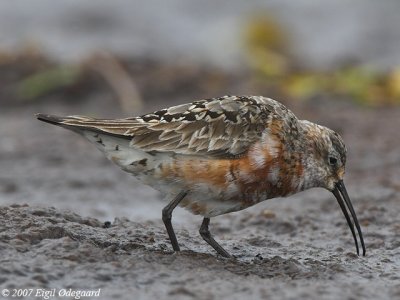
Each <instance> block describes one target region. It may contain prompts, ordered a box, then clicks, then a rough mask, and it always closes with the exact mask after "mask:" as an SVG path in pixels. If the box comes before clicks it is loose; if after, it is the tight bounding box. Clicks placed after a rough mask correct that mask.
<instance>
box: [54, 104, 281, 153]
mask: <svg viewBox="0 0 400 300" xmlns="http://www.w3.org/2000/svg"><path fill="white" fill-rule="evenodd" d="M283 109H286V108H285V107H284V106H283V105H282V104H280V103H279V102H277V101H275V100H272V99H269V98H265V97H261V96H260V97H257V96H242V97H237V96H224V97H220V98H214V99H206V100H199V101H195V102H192V103H187V104H182V105H178V106H174V107H171V108H167V109H163V110H160V111H157V112H154V113H151V114H147V115H143V116H140V117H134V118H127V119H116V120H107V119H105V120H99V119H93V118H89V117H84V116H70V117H65V118H60V122H58V124H59V125H61V126H66V127H70V128H71V127H72V128H73V129H74V130H79V129H85V130H94V131H100V132H104V133H109V134H112V135H117V136H121V137H123V138H125V139H126V138H131V142H130V146H131V147H134V148H140V149H143V150H145V151H159V152H165V151H173V152H175V153H180V154H187V155H196V154H202V155H209V156H219V157H221V156H222V157H232V156H239V155H241V154H242V153H244V152H246V151H247V149H248V148H249V146H250V145H251V144H253V143H255V142H256V141H258V140H259V139H260V138H261V135H262V132H263V131H264V130H265V129H266V128H269V124H270V122H271V119H272V118H273V117H274V116H277V115H279V111H282V110H283ZM277 110H278V112H277Z"/></svg>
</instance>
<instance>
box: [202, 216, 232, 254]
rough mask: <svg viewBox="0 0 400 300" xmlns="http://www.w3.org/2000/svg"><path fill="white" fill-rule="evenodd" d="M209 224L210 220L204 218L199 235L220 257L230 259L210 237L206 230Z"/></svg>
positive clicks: (208, 231)
mask: <svg viewBox="0 0 400 300" xmlns="http://www.w3.org/2000/svg"><path fill="white" fill-rule="evenodd" d="M209 224H210V218H204V220H203V223H201V226H200V230H199V232H200V235H201V236H202V238H203V239H204V240H205V241H206V242H207V243H208V244H209V245H210V246H211V247H213V248H214V249H215V251H217V252H218V253H219V254H220V255H222V256H224V257H231V256H230V255H229V253H228V252H226V251H225V249H224V248H222V247H221V246H220V245H219V244H218V243H217V242H216V241H215V240H214V238H213V237H212V236H211V233H210V230H208V225H209Z"/></svg>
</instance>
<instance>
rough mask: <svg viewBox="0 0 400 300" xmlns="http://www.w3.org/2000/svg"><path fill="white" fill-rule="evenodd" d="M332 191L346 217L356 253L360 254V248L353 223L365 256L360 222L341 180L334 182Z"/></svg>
mask: <svg viewBox="0 0 400 300" xmlns="http://www.w3.org/2000/svg"><path fill="white" fill-rule="evenodd" d="M332 193H333V195H335V197H336V199H337V201H338V203H339V205H340V208H341V209H342V211H343V214H344V216H345V218H346V221H347V224H348V225H349V227H350V230H351V233H352V234H353V238H354V243H355V244H356V249H357V255H360V250H359V247H358V240H357V237H356V232H355V230H354V224H355V225H356V228H357V232H358V236H359V238H360V241H361V247H362V250H363V256H365V244H364V238H363V234H362V232H361V227H360V223H359V222H358V219H357V216H356V213H355V211H354V208H353V205H352V204H351V201H350V197H349V194H348V193H347V190H346V187H345V186H344V183H343V180H340V181H339V182H338V183H337V184H336V186H335V189H334V190H333V191H332ZM346 207H347V209H348V210H349V211H350V214H351V216H352V218H353V221H354V224H353V221H352V220H351V219H350V216H349V213H348V211H347V209H346Z"/></svg>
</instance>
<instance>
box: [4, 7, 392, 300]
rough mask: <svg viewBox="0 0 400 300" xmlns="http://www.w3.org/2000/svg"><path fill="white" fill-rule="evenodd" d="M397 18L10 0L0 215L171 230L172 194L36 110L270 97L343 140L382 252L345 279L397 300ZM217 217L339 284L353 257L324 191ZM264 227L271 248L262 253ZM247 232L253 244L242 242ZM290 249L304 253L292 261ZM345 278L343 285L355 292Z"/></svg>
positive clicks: (106, 112)
mask: <svg viewBox="0 0 400 300" xmlns="http://www.w3.org/2000/svg"><path fill="white" fill-rule="evenodd" d="M399 15H400V1H397V0H385V1H374V0H337V1H328V0H323V1H310V0H297V1H290V0H264V1H261V0H253V1H240V0H230V1H211V0H204V1H189V0H164V1H153V0H148V1H136V0H135V1H132V0H114V1H108V0H96V1H94V0H93V1H89V0H58V1H54V0H35V1H33V0H32V1H23V0H13V1H6V0H0V204H1V205H14V204H18V205H21V204H24V203H27V204H29V205H30V206H43V207H49V206H54V207H56V208H58V209H69V210H72V211H74V212H77V213H79V214H80V215H82V216H90V217H94V218H98V219H99V220H101V221H102V222H103V221H107V220H110V221H112V220H113V219H114V218H115V217H119V218H121V217H127V218H129V219H131V220H133V221H146V222H147V221H149V220H150V221H151V222H155V223H154V224H156V226H158V227H157V228H161V229H162V228H163V225H162V223H161V220H160V215H161V209H162V207H163V206H164V205H165V203H164V202H162V201H160V199H161V198H162V195H159V194H158V193H157V192H156V191H154V190H152V189H150V188H148V187H146V186H143V185H141V184H140V183H138V182H137V181H135V180H134V179H133V178H131V176H129V175H127V174H126V173H124V172H122V171H120V170H119V169H118V168H117V167H115V166H112V164H111V163H110V162H108V161H107V160H106V159H105V158H104V157H103V155H102V154H101V153H100V152H98V151H97V150H96V149H95V148H94V147H93V146H92V145H89V144H88V142H87V141H84V140H83V139H82V138H80V137H79V136H77V135H75V134H73V133H71V132H68V131H67V130H64V129H60V128H56V127H54V126H50V125H48V124H44V123H41V122H39V121H37V120H36V119H35V117H34V114H35V113H38V112H41V113H50V114H56V115H71V114H82V115H89V116H92V117H102V118H116V117H128V116H134V115H139V114H142V113H146V112H150V111H153V110H158V109H161V108H164V107H167V106H171V105H174V104H178V103H185V102H190V101H193V100H196V99H203V98H210V97H217V96H222V95H226V94H231V95H235V94H236V95H263V96H267V97H271V98H274V99H276V100H279V101H281V102H282V103H284V104H285V105H286V106H287V107H288V108H289V109H291V110H292V111H293V112H294V113H295V114H296V115H297V116H298V117H299V118H301V119H308V120H310V121H313V122H317V123H319V124H321V125H325V126H328V127H330V128H332V129H334V130H336V131H338V132H339V133H340V134H342V135H343V137H344V139H345V142H346V144H347V147H348V164H347V175H346V185H347V188H348V190H349V192H350V195H351V197H352V199H353V204H354V206H355V208H356V211H357V212H358V215H359V220H360V223H361V224H362V226H363V228H364V232H365V236H366V243H367V249H368V251H370V252H368V253H372V254H370V259H369V260H368V263H367V261H363V260H360V261H359V264H360V265H362V266H361V267H359V268H358V269H357V268H355V269H356V271H354V270H355V269H354V268H353V267H349V269H347V271H346V272H344V271H343V272H344V273H343V274H344V276H347V277H346V278H355V279H354V282H356V283H355V285H356V286H359V285H360V284H363V283H365V282H368V280H369V279H370V278H372V277H367V276H370V275H367V274H372V273H373V274H377V275H376V276H378V277H376V278H375V279H376V280H374V284H373V285H369V286H368V287H367V288H366V289H361V291H360V293H362V294H361V296H360V295H359V296H360V297H358V298H365V297H362V296H366V295H367V296H369V297H372V296H374V295H376V294H377V293H378V292H379V291H382V289H380V288H381V287H382V286H385V291H386V292H387V293H389V292H388V291H387V289H386V286H387V284H389V283H388V282H390V283H393V284H394V283H395V282H396V280H397V290H390V291H392V292H393V293H392V294H390V295H391V296H390V297H389V296H388V294H385V295H386V296H388V299H390V298H391V299H394V298H396V297H398V296H399V295H400V286H398V280H399V278H398V277H396V275H395V274H398V273H399V272H400V261H399V259H398V257H399V256H398V254H399V249H400V243H399V242H398V235H399V234H400V224H399V222H398V215H399V213H400V211H399V206H398V203H399V201H400V130H399V129H400V51H399V49H400V30H399V28H400V18H399ZM216 219H217V221H216V222H215V223H213V224H216V225H215V228H220V229H219V232H218V235H219V238H221V237H222V236H223V235H226V236H228V240H231V241H232V243H233V244H230V246H232V247H233V249H236V250H235V251H236V252H238V251H241V250H237V249H243V248H240V246H239V248H237V245H239V244H240V245H244V246H245V245H249V243H250V244H251V245H252V246H251V247H252V248H251V251H248V252H246V253H248V254H247V255H250V254H249V253H253V252H254V251H260V252H259V253H264V252H262V251H265V254H263V255H266V256H271V255H272V253H274V255H283V256H285V255H286V256H285V259H286V258H287V259H288V260H287V261H286V260H285V263H286V262H287V263H288V264H291V263H292V261H291V259H292V258H291V257H301V253H303V254H304V255H307V254H306V251H303V250H304V249H313V250H312V251H311V252H310V253H311V254H309V257H308V258H305V260H309V261H312V260H313V259H314V258H315V257H318V255H322V258H321V257H319V259H320V260H321V261H322V263H321V264H320V266H319V269H318V270H317V271H316V272H317V273H318V272H320V273H318V274H319V275H316V276H317V277H318V276H321V277H318V278H325V277H323V276H325V275H321V274H327V273H326V272H325V270H326V269H325V267H326V265H325V261H329V259H331V257H330V256H329V255H331V254H329V253H339V255H340V254H343V253H344V252H345V250H343V248H345V249H346V251H347V250H348V251H349V252H352V251H353V250H352V247H353V245H352V240H351V237H350V234H349V232H348V228H347V225H346V223H345V220H344V219H343V216H342V215H341V212H340V210H339V208H338V207H337V204H336V203H335V201H334V199H333V198H332V195H330V194H329V193H327V192H326V191H323V190H318V189H317V190H312V191H308V192H306V193H300V194H297V195H295V196H293V197H291V198H290V199H285V200H283V199H273V200H269V201H266V202H264V203H261V204H259V205H257V206H256V207H253V208H250V209H248V210H246V211H244V212H239V213H234V214H229V215H227V216H222V217H219V218H216ZM254 220H256V221H254ZM257 220H258V221H257ZM200 221H201V219H200V218H198V220H197V218H196V222H193V216H192V215H191V214H188V213H187V212H185V211H183V210H181V209H177V210H176V211H175V212H174V224H176V226H177V227H176V228H178V230H181V229H182V228H185V230H186V229H187V230H189V232H197V229H198V226H199V224H200V223H199V222H200ZM257 222H259V223H257ZM254 224H256V225H257V224H258V225H259V226H252V225H254ZM260 224H261V225H260ZM265 224H268V226H269V228H270V231H269V235H268V237H269V238H270V239H271V242H268V243H267V242H264V244H262V243H260V244H258V241H260V240H263V239H264V240H265V237H264V238H261V237H263V236H264V235H265V230H264V229H263V228H264V227H263V226H265ZM161 229H160V232H162V234H164V231H163V230H161ZM233 229H235V230H233ZM215 230H217V229H215ZM257 230H258V231H257ZM303 230H304V231H303ZM239 231H241V233H238V232H239ZM339 233H341V234H342V235H341V236H343V237H342V238H341V239H340V240H339V239H338V235H339ZM275 234H276V236H275ZM191 235H192V234H191V233H190V234H187V237H188V236H189V237H190V236H191ZM239 236H241V237H245V239H246V240H245V241H243V242H242V243H237V239H238V238H239ZM247 237H250V238H251V237H253V241H251V240H247V239H248V238H247ZM250 238H249V239H250ZM187 240H189V239H187ZM311 241H312V245H310V244H308V243H311ZM188 243H189V242H188V241H187V242H186V244H188ZM343 243H347V244H346V245H345V246H344V245H343ZM327 244H328V245H327ZM189 245H190V244H189ZM201 245H202V244H201ZM265 245H272V246H271V247H269V246H268V247H266V246H265ZM287 245H291V247H290V248H291V249H292V251H293V252H285V251H287V250H286V249H288V247H287ZM167 247H169V244H168V246H167ZM197 247H198V245H197V244H195V246H193V247H192V248H193V249H196V248H197ZM232 247H230V248H232ZM235 247H236V248H235ZM310 247H311V248H310ZM312 247H315V248H312ZM340 247H343V248H340ZM327 248H329V249H330V250H329V251H332V252H328V254H326V253H327V252H326V251H327V250H326V249H327ZM205 249H206V250H204V251H209V250H210V249H207V248H205ZM299 249H300V250H299ZM340 249H341V250H340ZM313 251H314V252H313ZM282 253H286V254H282ZM299 253H300V254H299ZM320 253H323V254H320ZM324 253H325V254H324ZM253 254H254V253H253ZM296 255H297V256H296ZM324 255H327V257H326V256H324ZM332 255H334V254H332ZM396 255H397V256H396ZM343 257H344V258H343V259H345V260H346V259H354V257H352V256H351V255H350V254H348V253H347V254H346V255H344V256H343ZM396 257H397V258H396ZM340 259H341V258H340ZM299 260H300V261H301V258H299ZM341 262H342V261H340V260H339V262H338V265H335V262H334V260H333V263H332V264H333V265H332V268H331V270H330V272H331V273H332V274H336V273H340V272H341V271H340V270H339V269H340V268H341V266H342V265H343V264H341ZM364 263H365V265H363V264H364ZM296 264H297V265H296V266H299V265H300V264H301V263H300V262H296ZM189 265H190V264H189ZM352 266H353V265H352ZM242 267H243V266H242ZM272 267H274V266H272ZM216 268H217V270H218V266H217V267H216ZM285 268H286V267H285ZM296 268H297V267H296ZM296 268H295V270H297V269H296ZM299 268H300V267H299ZM301 268H303V266H302V267H301ZM272 269H273V268H272ZM305 269H307V268H305ZM240 270H241V269H240ZM285 270H286V269H285ZM307 270H308V269H307ZM357 270H358V271H357ZM365 270H372V271H370V272H365ZM353 271H354V272H355V273H356V274H355V275H354V274H353V273H352V272H353ZM240 272H242V271H240ZM243 272H244V271H243ZM246 272H247V271H246ZM284 272H286V271H284ZM307 272H308V271H307ZM307 272H305V275H304V276H305V277H304V278H308V277H307V276H308V275H307V274H309V273H307ZM357 272H358V273H357ZM150 273H152V272H150ZM328 273H329V272H328ZM73 274H75V273H73ZM127 274H128V273H127ZM243 274H244V273H243ZM246 274H247V273H246ZM349 274H350V275H351V276H348V275H349ZM81 275H82V274H81ZM353 275H354V276H353ZM160 276H161V275H160ZM274 276H275V275H274ZM313 276H314V275H313ZM371 276H375V275H371ZM83 277H86V275H85V274H84V276H83ZM76 278H78V279H79V278H80V277H79V276H78V277H76ZM121 278H124V277H121ZM205 278H207V281H210V280H209V277H207V276H205ZM246 278H247V277H246ZM267 278H269V277H267ZM304 278H303V279H304ZM313 278H314V277H313ZM346 278H344V279H343V280H342V283H341V285H340V288H339V286H338V288H337V289H336V288H335V289H336V290H335V289H333V290H335V291H338V290H340V291H343V293H346V295H347V296H349V295H352V293H353V290H352V289H351V288H350V287H349V285H351V284H350V283H348V281H347V279H346ZM260 280H261V279H260ZM1 282H2V281H1V280H0V283H1ZM280 282H281V281H279V280H278V281H274V282H272V283H273V284H272V285H271V289H270V290H271V291H273V290H274V289H273V288H274V287H275V286H278V288H279V286H281V285H280V284H281V283H280ZM241 283H242V282H241ZM303 283H304V282H303ZM63 284H64V283H63ZM96 284H97V283H96ZM140 284H141V283H138V285H137V286H139V287H141V285H140ZM262 284H265V282H264V281H262ZM285 284H286V283H285ZM288 284H289V285H291V284H292V283H291V281H290V283H288ZM324 284H325V283H324V282H323V283H322V284H319V285H318V286H315V285H314V281H312V282H311V283H308V285H305V288H304V289H303V290H302V289H301V286H303V284H299V285H298V287H295V286H291V288H289V289H287V290H285V291H287V292H288V293H291V292H293V291H294V292H293V293H294V294H293V295H296V297H294V298H293V299H299V298H298V297H297V294H296V293H297V292H303V293H305V294H304V295H307V289H308V288H310V289H311V290H313V289H314V287H315V290H318V289H320V290H318V293H322V294H323V292H324V291H326V286H324ZM239 285H241V284H239ZM52 287H53V286H50V288H52ZM307 287H308V288H307ZM111 290H112V291H115V292H118V291H117V290H118V288H115V289H114V290H113V289H112V288H110V291H111ZM156 290H157V289H156ZM270 290H268V293H269V292H270ZM359 290H360V289H359ZM157 291H158V290H157ZM296 291H297V292H296ZM344 291H345V292H344ZM246 293H247V292H246ZM271 293H272V292H271ZM396 293H397V294H396ZM293 295H292V296H293ZM374 297H375V296H374ZM376 297H380V299H384V298H385V297H383V298H382V294H381V293H379V294H378V296H376ZM206 298H207V297H206ZM206 298H204V299H206ZM305 298H306V299H310V298H309V297H305ZM356 298H357V297H356ZM207 299H210V298H207Z"/></svg>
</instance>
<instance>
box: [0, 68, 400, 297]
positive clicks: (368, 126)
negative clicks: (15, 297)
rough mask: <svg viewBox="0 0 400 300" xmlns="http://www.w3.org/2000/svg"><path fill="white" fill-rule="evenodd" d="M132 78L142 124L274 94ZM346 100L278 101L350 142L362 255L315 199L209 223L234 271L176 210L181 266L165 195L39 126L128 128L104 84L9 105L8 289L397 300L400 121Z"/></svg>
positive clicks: (221, 80) (1, 258)
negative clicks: (107, 123)
mask: <svg viewBox="0 0 400 300" xmlns="http://www.w3.org/2000/svg"><path fill="white" fill-rule="evenodd" d="M145 69H146V68H145ZM150 69H151V68H150ZM133 70H134V72H136V73H135V76H136V77H135V78H136V79H137V82H138V86H139V88H140V92H141V93H142V95H143V98H144V99H146V106H145V107H144V109H143V111H149V110H150V111H151V110H153V109H155V108H161V107H163V106H169V105H171V104H175V103H182V102H186V101H190V100H193V99H197V98H203V97H209V96H220V95H223V94H234V93H240V94H263V95H266V96H268V95H269V94H268V91H266V90H265V89H263V88H260V85H259V83H258V84H251V83H248V82H246V81H244V80H243V77H241V76H237V75H234V76H233V75H226V76H225V77H224V76H222V75H221V74H220V73H218V72H217V73H215V72H209V71H206V72H205V73H204V72H203V71H201V69H193V70H190V71H188V69H185V68H183V69H178V70H173V72H169V73H168V72H167V71H165V72H166V74H167V75H166V74H163V76H165V78H168V80H167V81H161V80H158V78H157V76H159V75H160V74H159V73H160V72H161V71H160V68H159V67H157V66H154V69H153V71H146V72H143V69H140V67H138V68H136V69H135V68H133ZM135 70H136V71H135ZM147 70H149V69H147ZM154 70H158V71H157V72H156V71H154ZM165 70H167V69H165ZM202 72H203V73H202ZM161 73H162V72H161ZM160 76H161V75H160ZM0 77H1V76H0ZM4 78H5V77H4V76H3V77H2V80H5V79H4ZM154 78H156V79H154ZM6 79H7V78H6ZM7 80H8V79H7ZM7 82H8V81H7ZM279 100H283V99H279ZM349 100H350V99H336V98H334V97H325V98H323V99H322V98H321V99H315V100H311V101H308V102H301V103H300V102H291V101H283V102H285V104H286V105H287V106H288V107H289V108H291V109H292V110H293V111H294V112H295V114H296V115H298V117H299V118H305V119H309V120H311V121H315V122H319V123H320V124H323V125H326V126H329V127H331V128H333V129H335V130H337V131H339V132H340V133H341V134H343V136H344V139H345V141H346V143H347V146H348V149H349V154H348V166H347V175H346V185H347V188H348V190H349V193H350V196H351V198H352V201H353V205H354V207H355V210H356V212H357V213H358V217H359V220H360V223H361V225H362V228H363V231H364V235H365V242H366V246H367V255H366V256H365V257H358V256H357V255H355V247H354V244H353V240H352V237H351V234H350V231H349V229H348V227H347V224H346V221H345V219H344V217H343V215H342V213H341V211H340V209H339V207H338V205H337V203H336V200H335V199H334V197H333V196H332V195H331V194H330V193H329V192H327V191H324V190H319V189H315V190H311V191H307V192H303V193H300V194H297V195H295V196H292V197H290V198H285V199H273V200H269V201H266V202H263V203H260V204H258V205H256V206H255V207H252V208H249V209H247V210H245V211H242V212H238V213H232V214H228V215H224V216H220V217H217V218H214V219H212V221H211V231H212V233H213V234H214V235H215V237H216V239H217V240H218V241H220V243H221V244H222V245H223V246H224V247H225V249H227V250H228V251H229V252H230V253H231V254H233V255H234V256H235V258H232V259H225V258H222V257H220V256H218V255H216V253H215V252H214V251H213V249H212V248H210V247H209V246H208V245H207V244H206V243H205V242H204V241H203V240H202V239H201V237H200V236H199V234H198V228H199V226H200V223H201V218H200V217H198V216H195V217H193V216H192V215H191V214H190V213H188V212H186V211H184V210H182V209H180V208H178V209H177V210H176V211H175V214H174V218H173V222H174V224H175V229H176V232H177V236H178V241H179V242H180V245H181V248H182V251H181V252H180V253H173V252H172V251H171V246H170V244H169V242H168V239H167V235H166V232H165V230H164V226H163V224H162V221H161V218H160V217H161V209H162V207H163V206H164V205H165V203H163V202H162V201H161V195H159V194H158V193H157V192H155V191H153V190H152V189H150V188H148V187H145V186H143V185H141V184H140V183H138V182H137V181H136V180H135V179H134V178H132V177H131V176H129V174H126V173H124V172H122V171H120V170H119V169H118V168H117V167H115V166H114V165H112V164H111V163H110V162H108V161H107V160H106V159H105V158H104V157H103V156H102V154H101V153H100V152H98V151H97V150H96V149H95V148H94V147H93V146H92V145H90V144H89V143H87V142H86V141H84V140H83V139H81V138H80V137H79V136H77V135H75V134H73V133H71V132H68V131H66V130H63V129H60V128H56V127H54V126H50V125H48V124H44V123H41V122H38V121H36V120H35V118H34V117H33V114H34V113H36V112H45V113H54V114H60V115H63V114H89V115H93V116H103V117H116V116H127V115H128V114H127V113H126V112H123V111H122V110H121V109H120V108H119V106H118V102H116V101H115V96H114V95H113V94H112V93H111V92H109V91H107V90H106V89H105V88H104V87H103V86H102V85H93V86H91V85H89V86H88V87H86V89H83V92H82V89H80V90H79V92H76V91H74V90H73V91H68V92H67V93H61V94H60V93H55V94H52V95H48V96H46V97H45V98H44V99H41V101H32V102H29V103H25V104H21V103H18V102H17V101H12V99H11V100H10V98H6V97H5V96H4V95H3V94H2V96H1V99H0V105H1V109H0V137H1V140H0V204H1V205H2V206H1V208H0V215H1V217H0V220H1V222H0V270H1V271H0V286H1V289H4V288H8V289H13V288H34V289H36V288H45V289H53V288H55V289H61V288H67V289H68V288H73V289H81V290H90V289H92V290H94V289H99V288H100V289H101V294H100V295H101V298H104V299H221V298H222V297H224V298H228V299H243V298H245V297H246V299H259V298H263V299H394V298H398V297H400V238H399V235H400V219H399V215H400V131H399V129H400V108H398V107H380V108H370V107H360V106H358V105H356V104H354V103H352V102H351V101H349ZM105 221H111V227H110V228H103V224H104V222H105Z"/></svg>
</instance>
